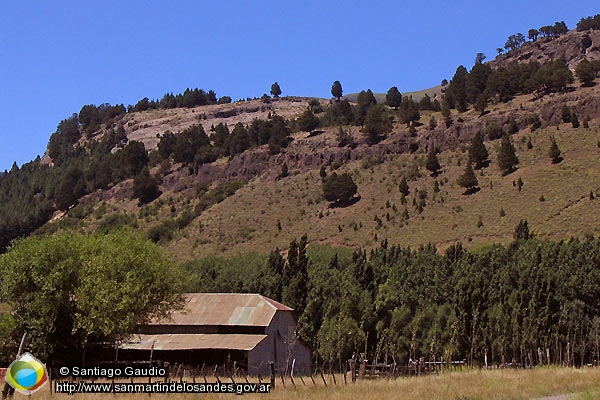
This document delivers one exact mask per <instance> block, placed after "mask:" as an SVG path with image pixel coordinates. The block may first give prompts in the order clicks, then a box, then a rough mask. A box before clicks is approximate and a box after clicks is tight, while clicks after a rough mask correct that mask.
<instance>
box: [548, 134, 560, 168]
mask: <svg viewBox="0 0 600 400" xmlns="http://www.w3.org/2000/svg"><path fill="white" fill-rule="evenodd" d="M548 157H550V158H551V159H552V164H558V163H559V162H560V161H561V157H560V149H559V148H558V145H557V144H556V139H555V138H554V136H553V137H552V139H551V142H550V149H549V150H548Z"/></svg>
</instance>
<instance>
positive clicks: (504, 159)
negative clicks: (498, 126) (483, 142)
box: [498, 135, 519, 175]
mask: <svg viewBox="0 0 600 400" xmlns="http://www.w3.org/2000/svg"><path fill="white" fill-rule="evenodd" d="M518 163H519V158H518V157H517V152H516V150H515V147H514V146H513V144H512V142H511V141H510V138H509V137H508V136H507V135H504V136H502V140H501V141H500V150H499V151H498V167H499V168H500V170H501V171H502V173H503V174H504V175H507V174H509V173H511V172H512V171H513V170H514V168H515V166H516V165H517V164H518Z"/></svg>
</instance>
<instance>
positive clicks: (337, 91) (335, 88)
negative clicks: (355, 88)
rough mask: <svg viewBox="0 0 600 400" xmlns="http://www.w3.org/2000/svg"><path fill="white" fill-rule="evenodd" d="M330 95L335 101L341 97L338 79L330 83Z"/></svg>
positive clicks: (340, 85)
mask: <svg viewBox="0 0 600 400" xmlns="http://www.w3.org/2000/svg"><path fill="white" fill-rule="evenodd" d="M331 95H332V96H333V97H335V98H336V100H337V101H340V98H341V97H342V84H341V83H340V81H335V82H333V85H331Z"/></svg>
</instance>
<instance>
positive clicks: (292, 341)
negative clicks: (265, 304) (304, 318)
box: [248, 311, 311, 376]
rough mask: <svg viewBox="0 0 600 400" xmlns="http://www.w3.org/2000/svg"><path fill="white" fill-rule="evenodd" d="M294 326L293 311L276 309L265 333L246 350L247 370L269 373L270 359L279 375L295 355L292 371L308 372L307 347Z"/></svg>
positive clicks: (308, 352)
mask: <svg viewBox="0 0 600 400" xmlns="http://www.w3.org/2000/svg"><path fill="white" fill-rule="evenodd" d="M295 330H296V321H295V319H294V316H293V313H292V312H291V311H277V312H276V313H275V316H274V317H273V319H272V320H271V324H270V325H269V326H268V327H267V329H266V333H267V335H268V337H267V338H265V339H264V340H263V341H262V342H260V343H259V344H258V345H257V346H256V347H255V348H254V349H252V350H251V351H250V352H249V353H248V366H249V367H248V370H249V372H250V373H251V374H257V373H260V374H261V375H262V376H268V375H269V373H270V371H269V363H270V362H271V361H273V362H274V363H275V371H276V373H277V374H278V375H279V374H282V373H285V372H286V371H287V373H289V370H290V368H291V365H292V360H294V359H295V360H296V363H295V365H294V373H295V374H308V373H310V371H311V369H310V357H311V356H310V350H309V349H308V348H307V347H306V346H305V345H304V344H303V343H301V342H299V341H298V340H297V339H296V338H295ZM286 367H287V370H286Z"/></svg>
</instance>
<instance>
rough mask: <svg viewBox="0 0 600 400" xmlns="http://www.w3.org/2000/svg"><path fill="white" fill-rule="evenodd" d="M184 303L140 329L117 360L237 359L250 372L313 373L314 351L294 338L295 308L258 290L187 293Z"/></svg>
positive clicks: (195, 361)
mask: <svg viewBox="0 0 600 400" xmlns="http://www.w3.org/2000/svg"><path fill="white" fill-rule="evenodd" d="M184 299H185V306H184V308H183V309H182V310H180V311H176V312H174V313H173V314H172V315H171V318H170V319H168V320H160V321H154V322H152V323H150V324H148V325H145V326H142V327H140V330H139V333H138V334H136V335H135V336H134V337H133V338H132V339H131V340H130V341H127V342H126V343H122V344H121V345H120V347H119V359H130V360H143V359H146V360H147V359H148V357H149V354H150V353H152V358H153V359H154V360H163V361H167V362H170V363H183V364H187V365H203V364H205V365H207V366H209V365H223V364H231V363H233V362H234V361H235V362H237V365H240V366H242V367H245V368H247V371H248V373H249V374H251V375H257V374H261V375H263V376H266V375H268V374H269V368H270V367H269V363H270V362H273V363H274V364H275V369H276V371H278V373H281V372H283V371H285V370H286V367H287V368H291V366H292V363H293V364H294V373H299V374H304V373H310V350H309V349H308V348H307V347H306V346H305V345H304V344H303V343H302V342H301V341H300V340H298V339H297V338H296V336H295V330H296V317H295V315H294V310H293V309H291V308H289V307H287V306H285V305H283V304H281V303H278V302H276V301H275V300H272V299H269V298H268V297H265V296H262V295H259V294H240V293H189V294H185V295H184Z"/></svg>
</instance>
